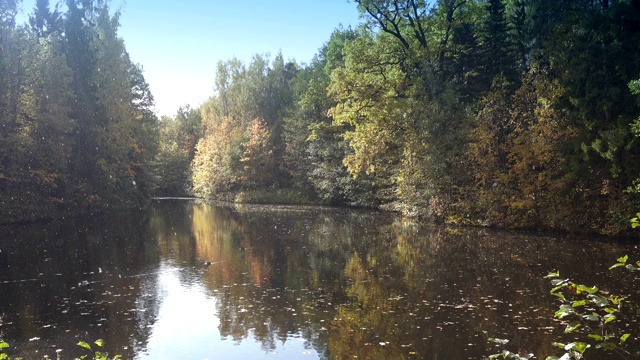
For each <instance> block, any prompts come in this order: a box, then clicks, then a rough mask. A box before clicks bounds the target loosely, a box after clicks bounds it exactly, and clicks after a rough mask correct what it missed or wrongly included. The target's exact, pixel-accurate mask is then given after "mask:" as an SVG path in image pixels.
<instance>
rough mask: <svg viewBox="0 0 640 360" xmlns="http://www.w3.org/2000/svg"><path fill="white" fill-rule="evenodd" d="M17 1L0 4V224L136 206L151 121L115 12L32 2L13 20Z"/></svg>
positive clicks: (144, 193) (143, 192)
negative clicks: (21, 20) (25, 15)
mask: <svg viewBox="0 0 640 360" xmlns="http://www.w3.org/2000/svg"><path fill="white" fill-rule="evenodd" d="M19 3H20V2H19V1H16V0H6V1H2V2H0V129H1V130H0V209H1V211H0V214H2V222H13V221H22V220H33V219H40V218H44V217H51V216H54V214H58V215H64V214H78V213H86V212H89V211H93V210H94V209H96V210H97V209H99V208H104V207H122V206H138V205H140V204H141V203H142V202H143V200H144V199H145V198H147V197H148V196H149V194H150V192H149V191H150V188H149V186H148V185H149V184H151V181H150V179H151V175H150V173H149V172H148V171H147V166H146V164H147V163H148V162H149V161H150V160H151V159H152V158H153V157H154V154H155V152H156V150H155V149H156V146H157V139H158V137H157V118H156V115H155V114H154V113H153V109H152V106H153V97H152V95H151V93H150V91H149V86H148V84H147V83H146V81H145V79H144V76H143V74H142V68H141V66H139V65H138V64H135V63H133V62H132V61H131V59H130V58H129V55H128V54H127V51H126V49H125V46H124V42H123V40H122V39H121V38H120V37H119V36H118V34H117V30H118V27H119V22H118V18H119V15H120V14H119V13H118V12H115V13H111V12H110V11H109V7H108V4H107V1H105V0H78V1H76V0H67V1H66V2H64V3H62V4H58V5H56V6H55V7H51V6H50V4H49V1H48V0H38V1H37V2H36V6H35V8H34V9H33V11H32V12H31V14H30V15H29V20H28V24H16V15H17V9H18V6H19V5H20V4H19ZM63 7H64V8H65V9H66V10H65V11H64V12H63V11H61V10H60V9H61V8H63Z"/></svg>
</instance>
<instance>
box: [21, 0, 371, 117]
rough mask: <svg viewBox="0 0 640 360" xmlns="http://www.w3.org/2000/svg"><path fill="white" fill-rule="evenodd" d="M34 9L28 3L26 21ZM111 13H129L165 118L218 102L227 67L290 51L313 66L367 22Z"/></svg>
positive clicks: (203, 8) (265, 14)
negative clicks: (219, 80) (340, 31)
mask: <svg viewBox="0 0 640 360" xmlns="http://www.w3.org/2000/svg"><path fill="white" fill-rule="evenodd" d="M50 2H51V3H52V4H55V3H56V2H57V1H56V0H50ZM34 4H35V0H24V1H23V3H22V16H21V18H22V19H25V18H26V16H27V14H28V13H30V12H31V10H32V9H33V7H34ZM110 8H111V9H112V10H116V9H118V8H121V9H122V17H121V19H120V22H121V27H120V31H119V34H120V36H121V37H122V38H123V39H124V41H125V43H126V46H127V50H128V51H129V54H130V55H131V58H132V59H133V61H134V62H137V63H140V64H142V66H143V67H144V71H145V78H146V79H147V81H148V82H149V85H150V86H151V91H152V92H153V95H154V96H155V99H156V110H157V112H158V113H159V114H160V115H172V114H174V113H175V111H176V110H177V108H178V107H179V106H182V105H185V104H191V105H192V106H198V105H199V104H200V103H202V102H203V101H205V100H206V99H207V98H208V97H209V96H211V95H212V94H213V83H214V77H215V67H216V63H217V62H218V61H220V60H223V61H224V60H229V59H231V58H232V57H234V56H235V57H237V58H238V59H240V60H243V61H244V62H245V63H246V62H249V61H250V60H251V57H252V55H253V54H256V53H259V54H265V53H270V54H271V58H273V56H275V55H276V54H277V53H278V51H282V54H283V56H284V58H285V60H286V59H295V60H296V61H297V62H298V63H301V62H304V63H308V62H309V61H310V60H311V59H312V57H313V55H315V54H316V53H317V50H318V49H319V48H320V47H321V46H322V44H323V43H325V42H326V41H327V40H329V36H330V35H331V32H332V31H333V30H334V29H335V28H336V27H338V25H340V24H342V25H343V26H345V27H347V26H349V25H351V26H353V27H355V26H356V25H357V24H358V23H359V17H358V10H357V5H356V4H355V3H353V2H347V0H244V1H233V0H209V1H204V0H202V1H197V0H180V1H175V0H172V1H169V0H128V1H124V0H112V1H111V4H110ZM19 21H20V20H19Z"/></svg>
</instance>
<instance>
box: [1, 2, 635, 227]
mask: <svg viewBox="0 0 640 360" xmlns="http://www.w3.org/2000/svg"><path fill="white" fill-rule="evenodd" d="M80 3H81V5H80V4H77V2H76V1H72V0H69V1H67V3H66V6H64V8H65V9H66V12H65V13H61V12H59V11H58V8H57V7H56V8H55V9H54V10H51V9H49V7H48V6H47V4H48V2H47V1H38V7H37V8H36V9H35V10H34V13H33V15H32V19H31V21H30V24H28V25H16V24H15V1H9V2H3V5H2V6H3V8H2V9H0V19H2V23H1V24H0V26H1V30H0V36H1V37H2V44H7V45H3V46H2V48H0V51H2V56H1V57H0V59H1V60H0V72H1V73H2V77H0V82H1V83H0V88H1V89H2V94H3V95H2V98H1V99H0V102H1V103H0V121H1V122H2V134H1V136H2V142H1V144H2V145H0V147H1V148H2V149H1V150H2V151H0V161H1V163H2V168H1V170H0V198H1V200H2V202H1V204H2V205H1V206H2V218H3V219H4V220H7V219H9V220H11V219H20V218H25V217H27V218H28V217H38V216H39V215H42V214H50V213H52V212H54V211H60V209H79V208H80V209H85V210H86V209H90V208H91V207H92V206H98V205H100V206H105V205H107V206H122V205H132V204H136V205H137V204H139V203H141V202H142V201H143V200H144V199H145V198H146V197H148V196H150V195H159V196H172V195H174V196H184V195H194V196H198V197H203V198H208V199H219V200H231V201H252V199H253V200H256V199H258V200H259V201H270V202H294V203H298V202H310V203H323V204H332V205H351V206H369V207H377V208H382V209H386V210H392V211H398V212H402V213H403V214H405V215H409V216H417V217H421V218H425V219H429V220H433V221H438V222H446V223H456V224H471V225H484V226H497V227H506V228H538V229H542V228H544V229H556V230H565V231H588V232H597V233H603V234H620V233H622V232H624V231H627V229H628V218H630V217H631V216H632V214H634V213H635V210H636V209H638V208H639V205H640V202H639V200H640V198H639V194H638V193H639V191H640V190H639V188H640V180H639V179H640V161H639V160H640V156H639V155H640V154H639V151H640V144H639V142H638V140H639V139H638V135H639V134H640V130H639V129H640V120H639V119H638V117H639V114H640V85H639V82H638V80H637V79H639V78H640V58H638V57H637V56H632V55H631V54H638V53H640V1H637V0H608V1H583V0H566V1H559V2H549V1H542V0H483V1H480V0H440V1H437V2H425V1H419V0H405V1H393V2H390V1H383V0H357V1H355V2H354V4H353V6H357V7H358V9H359V10H360V12H361V14H362V18H363V23H362V25H361V26H359V27H357V28H338V29H336V30H335V32H334V33H333V34H332V35H331V37H330V38H329V39H328V40H327V42H326V43H325V44H324V45H322V46H321V48H320V49H319V51H318V54H317V55H316V56H315V57H314V58H313V59H312V60H311V61H310V62H309V63H299V62H297V61H295V60H285V57H284V55H283V54H281V53H278V54H276V55H275V56H274V57H273V58H271V56H269V55H255V56H254V57H253V59H252V60H251V61H250V62H249V63H244V62H242V61H240V60H238V59H229V60H227V61H221V62H219V63H218V64H212V66H211V67H212V71H215V72H216V80H215V84H212V85H213V87H214V91H213V93H212V96H211V97H210V98H209V100H207V101H206V102H205V103H204V104H202V105H201V106H200V107H199V108H197V109H194V108H189V107H185V108H181V109H180V110H179V111H178V112H177V113H176V115H175V116H174V117H163V118H161V119H157V118H156V117H155V115H154V114H153V112H152V111H151V109H152V105H153V98H152V96H151V94H150V92H149V91H148V86H147V85H146V83H145V81H144V77H143V75H142V71H141V67H140V66H137V65H135V64H133V63H132V62H131V60H130V59H129V58H128V56H127V55H126V50H125V48H124V44H123V42H122V39H120V38H119V37H118V35H117V28H118V21H117V19H118V13H115V14H110V13H109V11H108V7H107V5H106V3H105V2H103V1H99V0H98V1H82V2H80ZM319 45H320V44H319ZM54 70H55V71H54ZM265 194H266V195H269V196H266V195H265ZM274 194H275V195H278V194H281V195H282V197H283V198H282V199H281V198H279V197H278V196H273V195H274ZM256 201H257V200H256ZM34 209H39V210H38V211H35V210H34Z"/></svg>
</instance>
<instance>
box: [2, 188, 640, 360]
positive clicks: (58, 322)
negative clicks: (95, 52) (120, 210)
mask: <svg viewBox="0 0 640 360" xmlns="http://www.w3.org/2000/svg"><path fill="white" fill-rule="evenodd" d="M6 229H8V230H9V231H7V232H6V233H7V234H10V236H9V238H5V239H2V240H0V247H1V248H2V249H3V251H7V252H8V253H9V254H10V256H9V257H8V263H9V265H10V266H9V267H8V269H5V270H2V271H1V272H0V291H1V293H2V296H0V309H1V310H2V312H3V313H5V318H4V321H5V323H4V325H3V327H2V330H3V332H4V335H5V338H6V340H8V341H9V342H10V343H11V344H12V345H15V346H17V347H18V348H20V349H23V350H22V351H21V352H20V353H18V354H13V355H19V356H24V357H25V358H33V357H34V356H41V355H42V354H54V353H55V352H54V351H55V349H56V348H63V349H65V351H67V349H73V348H74V346H75V345H74V344H75V343H76V342H77V341H78V340H79V339H81V340H88V341H92V340H95V339H97V338H104V339H105V340H106V342H107V344H108V346H110V348H109V351H110V352H111V353H121V354H123V355H124V356H125V358H137V359H156V358H187V357H192V358H214V357H217V356H222V355H221V354H223V355H224V357H225V358H238V359H240V358H243V359H244V358H256V357H276V358H278V359H299V358H323V359H348V358H354V357H356V356H357V358H359V359H383V358H384V359H409V358H416V359H418V358H440V359H441V358H452V359H464V358H482V357H485V356H487V355H489V354H492V353H495V352H497V348H496V347H495V346H494V345H492V344H490V343H489V341H488V339H489V338H490V337H498V338H507V339H510V340H511V342H510V343H509V347H510V350H512V351H517V350H519V349H523V350H527V351H529V352H533V353H534V354H536V356H538V357H539V358H544V357H546V356H547V355H551V354H554V349H553V348H552V347H551V343H552V342H553V341H557V340H561V341H562V340H563V339H566V336H565V335H563V334H562V329H561V328H560V327H559V326H557V324H556V323H555V322H554V321H553V319H552V314H553V311H554V310H555V308H556V304H555V303H554V299H553V297H552V296H550V295H549V288H548V282H547V281H546V280H544V279H542V276H543V275H545V274H546V273H547V272H548V271H550V270H559V271H560V273H561V274H566V275H567V276H571V277H572V278H573V279H574V280H575V281H576V282H580V283H585V284H597V285H599V286H601V287H603V288H605V289H606V288H610V289H612V290H616V292H617V293H625V291H626V290H625V287H624V284H623V283H622V282H621V280H620V279H616V278H615V277H612V276H611V274H610V273H609V272H608V271H607V270H606V268H607V266H608V265H610V264H611V263H612V261H614V260H615V259H616V258H617V257H618V256H621V255H622V254H629V256H630V257H631V258H640V255H639V254H638V249H635V248H634V247H633V246H631V245H625V244H620V243H613V242H604V241H599V240H594V239H591V240H589V239H573V238H560V237H554V236H541V235H527V234H522V233H509V232H498V231H490V230H486V229H461V228H452V227H429V226H418V225H416V224H415V223H412V222H409V221H403V220H401V219H398V218H396V217H394V216H393V215H390V214H385V213H379V212H370V211H360V210H348V209H333V208H319V207H286V206H246V205H245V206H233V205H207V204H202V203H197V202H192V201H184V200H182V201H177V200H173V201H170V200H164V201H159V202H156V203H154V204H153V205H152V207H151V208H150V209H149V211H148V212H147V213H143V214H138V215H135V216H129V215H127V214H119V215H113V216H104V217H101V218H100V220H92V221H88V222H84V223H83V222H82V221H75V222H70V223H67V224H62V225H60V224H57V225H56V224H49V225H47V226H41V225H39V226H20V227H11V228H6ZM40 259H49V260H46V261H41V260H40ZM584 259H588V260H589V261H588V262H587V261H584ZM207 261H208V262H211V265H209V266H205V262H207ZM24 264H29V265H28V266H27V265H24ZM58 274H60V275H58ZM20 279H32V280H33V281H31V282H19V281H18V280H20ZM85 282H86V284H84V283H85ZM83 284H84V285H83ZM34 338H37V340H33V341H30V340H31V339H34ZM67 354H69V355H73V354H74V353H73V350H69V351H67ZM32 355H33V356H32ZM600 355H602V356H601V358H607V356H606V354H593V355H592V358H598V356H600ZM50 356H51V355H50Z"/></svg>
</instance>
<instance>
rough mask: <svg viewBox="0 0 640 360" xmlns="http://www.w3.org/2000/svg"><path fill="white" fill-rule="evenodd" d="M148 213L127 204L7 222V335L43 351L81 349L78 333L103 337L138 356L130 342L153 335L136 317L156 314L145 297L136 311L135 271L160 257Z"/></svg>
mask: <svg viewBox="0 0 640 360" xmlns="http://www.w3.org/2000/svg"><path fill="white" fill-rule="evenodd" d="M145 221H146V219H145V218H144V216H143V214H141V213H137V212H125V213H119V214H102V215H100V216H95V217H91V218H86V219H72V220H67V221H54V222H51V223H45V224H34V225H24V226H10V227H5V230H7V231H6V232H5V235H6V236H5V237H4V238H3V239H2V243H1V244H0V247H1V248H2V249H3V250H4V251H6V252H7V253H8V254H10V255H9V256H8V262H9V264H8V265H9V266H8V267H7V268H6V269H4V271H2V272H0V282H3V281H4V283H3V284H2V285H0V288H1V292H2V296H0V309H2V312H3V313H4V314H5V317H4V322H5V324H4V326H3V328H4V335H5V336H6V338H5V339H6V340H8V341H9V342H10V343H11V344H12V345H15V346H16V347H17V348H19V349H21V353H19V354H15V355H16V356H23V357H24V358H36V357H37V358H41V357H42V356H43V355H46V354H49V355H50V356H51V355H52V354H55V350H56V349H58V348H61V349H64V350H63V351H64V354H66V355H65V357H73V356H77V355H79V354H81V352H80V351H81V349H78V347H77V346H76V345H75V344H76V343H77V342H78V341H79V340H84V341H93V340H95V339H98V338H102V339H104V340H105V341H106V343H107V346H108V347H109V349H113V351H114V352H118V353H120V354H122V355H123V356H125V357H133V351H134V349H133V347H132V346H131V345H132V344H144V342H145V341H146V339H147V336H148V328H140V327H138V326H137V325H136V324H137V321H135V319H138V318H139V317H140V316H143V317H144V316H147V317H149V316H150V317H153V307H152V306H148V304H147V306H145V310H147V312H145V313H144V314H140V313H136V302H137V301H138V298H139V291H140V280H141V278H140V277H136V276H132V275H133V274H139V273H144V272H145V270H146V269H147V268H148V267H149V266H150V264H152V263H154V262H155V261H156V258H157V253H155V252H154V251H153V249H150V248H148V247H147V244H146V243H145V241H144V239H146V228H145V226H141V224H144V223H145ZM113 224H117V225H116V226H114V225H113ZM34 339H35V340H34ZM30 340H33V341H30Z"/></svg>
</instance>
